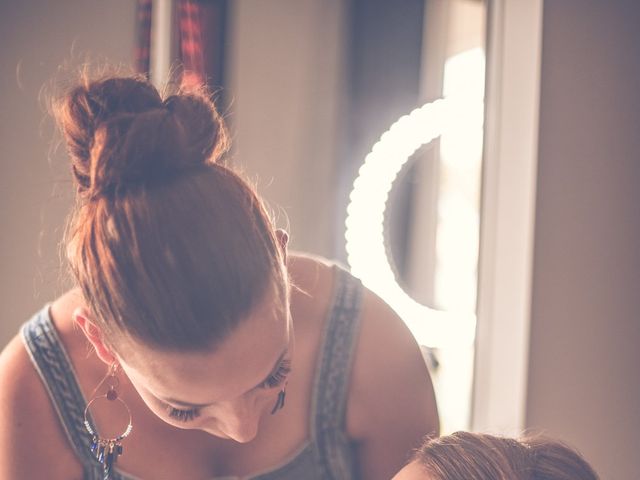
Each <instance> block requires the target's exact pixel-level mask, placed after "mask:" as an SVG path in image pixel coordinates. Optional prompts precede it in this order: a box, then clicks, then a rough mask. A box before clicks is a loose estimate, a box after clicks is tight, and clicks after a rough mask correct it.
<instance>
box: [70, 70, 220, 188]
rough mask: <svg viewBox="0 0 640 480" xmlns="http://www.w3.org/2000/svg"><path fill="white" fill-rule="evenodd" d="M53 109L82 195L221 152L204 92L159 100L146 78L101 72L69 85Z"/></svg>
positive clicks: (166, 174) (171, 171)
mask: <svg viewBox="0 0 640 480" xmlns="http://www.w3.org/2000/svg"><path fill="white" fill-rule="evenodd" d="M58 112H59V114H58V121H59V123H60V125H61V127H62V131H63V133H64V136H65V139H66V142H67V147H68V150H69V153H70V155H71V161H72V168H73V172H74V175H75V178H76V180H77V183H78V192H79V193H80V194H81V195H83V196H86V197H89V198H95V197H98V196H100V195H108V194H111V193H113V192H115V191H123V190H127V188H128V187H130V186H132V185H139V184H143V183H148V182H151V181H156V180H159V179H166V178H170V177H172V176H174V175H175V174H177V173H178V172H180V171H183V170H185V169H188V168H190V167H193V166H197V165H201V164H205V163H212V162H215V161H216V159H217V158H218V157H219V156H220V155H221V154H222V152H223V151H225V150H226V144H227V142H226V133H225V129H224V126H223V123H222V121H221V119H220V117H219V115H218V113H217V112H216V110H215V108H214V106H213V103H212V102H211V100H209V98H208V97H207V96H206V95H205V93H204V92H192V93H179V94H176V95H172V96H170V97H169V98H167V99H166V100H165V101H163V100H162V98H161V97H160V95H159V94H158V91H157V90H156V89H155V87H153V86H152V85H151V84H150V83H149V82H147V81H146V80H142V79H138V78H131V77H123V78H108V79H106V80H101V81H95V82H90V83H86V84H84V85H80V86H78V87H76V88H74V89H73V90H72V91H71V92H70V93H69V94H68V95H67V96H66V97H65V98H64V99H63V101H62V105H61V107H60V108H59V109H58Z"/></svg>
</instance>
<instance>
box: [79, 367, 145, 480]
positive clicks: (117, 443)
mask: <svg viewBox="0 0 640 480" xmlns="http://www.w3.org/2000/svg"><path fill="white" fill-rule="evenodd" d="M118 368H119V367H118V364H117V363H115V362H114V363H112V364H111V366H110V367H109V372H108V373H107V375H106V377H104V379H103V380H102V381H101V382H100V383H99V384H98V386H97V387H96V389H95V390H94V391H93V398H91V400H90V401H89V403H87V406H86V407H85V409H84V426H85V428H86V429H87V431H88V432H89V434H90V435H91V436H92V438H93V441H92V442H91V453H93V455H94V456H95V457H96V458H97V459H98V461H99V462H100V463H101V464H102V468H103V472H104V480H108V479H109V475H110V474H111V470H112V468H113V464H114V463H116V461H117V459H118V457H119V456H120V455H122V440H123V439H124V438H126V437H128V436H129V434H130V433H131V430H132V428H133V426H132V425H131V410H129V407H128V406H127V404H126V403H125V402H124V400H122V399H121V398H120V397H119V396H118V390H117V387H118V385H119V383H120V382H119V380H118V377H117V376H116V373H117V371H118ZM105 382H109V383H108V384H109V387H108V390H107V393H106V394H104V395H98V396H96V395H95V393H96V391H97V390H98V389H99V388H100V387H101V386H102V385H103V384H104V383H105ZM101 399H107V400H108V401H109V402H111V403H113V402H116V401H118V402H120V403H121V404H122V405H123V406H124V408H125V409H126V410H127V415H128V416H129V422H128V424H127V428H126V429H125V430H124V432H123V433H121V434H120V435H118V436H117V437H114V438H102V437H101V436H100V435H99V434H98V433H97V432H96V431H95V430H94V429H93V428H92V427H91V424H90V423H89V420H88V418H87V414H88V413H89V408H90V407H91V405H92V404H93V403H94V402H96V401H98V400H101Z"/></svg>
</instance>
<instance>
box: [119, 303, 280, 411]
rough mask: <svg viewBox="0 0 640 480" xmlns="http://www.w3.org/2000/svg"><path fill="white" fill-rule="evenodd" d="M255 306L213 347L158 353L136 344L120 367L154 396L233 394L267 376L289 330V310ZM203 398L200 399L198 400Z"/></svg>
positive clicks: (207, 399)
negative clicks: (133, 351) (126, 361)
mask: <svg viewBox="0 0 640 480" xmlns="http://www.w3.org/2000/svg"><path fill="white" fill-rule="evenodd" d="M282 310H283V309H281V308H274V306H273V304H272V305H269V306H268V308H260V309H256V311H255V312H254V313H252V314H250V315H249V316H248V317H247V318H246V319H244V320H243V321H241V322H240V323H239V324H238V326H237V328H236V329H235V330H234V331H233V332H231V334H229V336H228V337H227V338H226V339H224V340H223V341H222V342H219V343H218V344H217V345H216V346H215V348H212V349H211V351H206V352H161V351H155V350H152V349H149V348H145V347H140V348H136V352H135V355H134V358H131V361H129V362H128V363H126V364H123V368H124V370H125V371H126V373H127V375H128V376H129V377H130V378H131V380H132V382H134V383H137V384H139V385H142V386H143V387H145V388H146V389H147V390H149V391H150V392H153V394H154V395H156V396H161V397H165V398H181V399H182V398H184V399H188V401H189V402H190V403H207V402H209V403H210V402H212V401H215V400H216V398H214V397H219V399H220V400H224V399H228V398H233V395H234V394H237V395H240V394H242V393H244V392H245V391H247V390H248V389H250V388H252V387H253V386H255V385H257V384H259V383H260V382H262V381H263V380H265V378H266V377H267V376H268V375H269V373H270V372H271V370H272V369H273V367H274V362H277V360H278V358H280V357H281V355H282V354H283V352H284V351H285V350H286V349H287V348H288V346H289V344H290V341H291V337H292V332H291V322H290V318H289V315H288V311H282ZM199 397H204V398H203V400H204V401H198V400H199Z"/></svg>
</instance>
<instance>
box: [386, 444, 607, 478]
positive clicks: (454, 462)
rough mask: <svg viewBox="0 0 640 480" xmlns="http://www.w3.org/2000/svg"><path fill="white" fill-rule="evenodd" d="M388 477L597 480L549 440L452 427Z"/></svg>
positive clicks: (573, 453) (570, 453) (572, 454)
mask: <svg viewBox="0 0 640 480" xmlns="http://www.w3.org/2000/svg"><path fill="white" fill-rule="evenodd" d="M393 480H598V476H597V475H596V473H595V472H594V471H593V469H592V468H591V467H590V466H589V464H588V463H587V462H586V461H585V460H584V459H583V458H582V457H581V456H580V455H579V454H578V453H577V452H576V451H575V450H573V449H571V448H569V447H567V446H566V445H563V444H562V443H560V442H557V441H555V440H549V439H545V438H542V437H525V438H523V439H521V440H515V439H512V438H501V437H496V436H493V435H486V434H477V433H469V432H456V433H454V434H452V435H449V436H445V437H440V438H436V439H432V440H428V441H427V442H425V444H424V445H423V446H422V447H421V448H420V449H419V450H418V451H417V453H416V454H415V456H414V460H413V461H412V462H411V463H409V464H408V465H407V466H406V467H405V468H403V469H402V470H401V471H400V472H399V473H398V474H397V475H396V476H395V477H393Z"/></svg>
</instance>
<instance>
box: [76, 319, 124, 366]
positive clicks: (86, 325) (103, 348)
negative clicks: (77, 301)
mask: <svg viewBox="0 0 640 480" xmlns="http://www.w3.org/2000/svg"><path fill="white" fill-rule="evenodd" d="M73 321H74V322H75V323H76V324H77V325H78V326H79V327H80V329H81V330H82V332H83V333H84V335H85V337H87V340H89V342H91V345H93V348H94V349H95V351H96V354H97V355H98V358H99V359H100V360H102V361H103V362H104V363H106V364H107V365H111V364H112V363H113V362H117V361H118V360H117V358H116V356H115V354H114V353H113V352H112V351H111V349H110V348H109V347H108V346H107V344H106V343H105V342H104V339H103V335H102V330H100V328H99V327H98V326H97V325H96V324H95V323H94V322H93V321H92V314H91V312H90V311H89V309H88V308H86V307H78V308H76V309H75V310H74V311H73Z"/></svg>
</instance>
